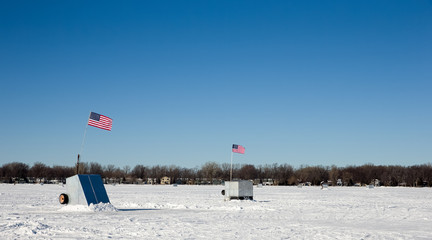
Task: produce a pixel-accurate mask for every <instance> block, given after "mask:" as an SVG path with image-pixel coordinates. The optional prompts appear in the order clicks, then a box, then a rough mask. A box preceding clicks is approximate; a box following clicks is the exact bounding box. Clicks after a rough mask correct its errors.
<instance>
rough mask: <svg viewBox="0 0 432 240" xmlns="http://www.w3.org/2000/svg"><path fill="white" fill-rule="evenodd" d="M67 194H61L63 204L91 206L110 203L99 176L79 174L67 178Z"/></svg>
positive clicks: (60, 199)
mask: <svg viewBox="0 0 432 240" xmlns="http://www.w3.org/2000/svg"><path fill="white" fill-rule="evenodd" d="M66 188H67V193H62V194H60V197H59V201H60V203H61V204H75V205H76V204H78V205H90V204H92V203H93V204H98V203H109V202H110V201H109V198H108V194H107V192H106V190H105V187H104V185H103V182H102V178H101V176H100V175H97V174H78V175H74V176H72V177H69V178H66Z"/></svg>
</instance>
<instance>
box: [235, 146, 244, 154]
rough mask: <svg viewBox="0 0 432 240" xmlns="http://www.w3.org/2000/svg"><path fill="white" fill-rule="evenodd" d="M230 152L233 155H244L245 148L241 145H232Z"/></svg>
mask: <svg viewBox="0 0 432 240" xmlns="http://www.w3.org/2000/svg"><path fill="white" fill-rule="evenodd" d="M232 151H233V152H235V153H241V154H244V153H245V148H244V147H243V146H242V145H237V144H233V145H232Z"/></svg>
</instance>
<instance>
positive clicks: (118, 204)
mask: <svg viewBox="0 0 432 240" xmlns="http://www.w3.org/2000/svg"><path fill="white" fill-rule="evenodd" d="M105 188H106V190H107V192H108V196H109V198H110V201H111V203H112V206H110V205H102V204H99V205H96V206H91V207H87V206H72V205H67V206H65V205H60V204H59V202H58V196H59V194H60V193H62V192H65V190H66V189H65V188H64V187H62V186H61V185H48V184H45V185H32V184H17V185H12V184H0V209H1V210H0V211H1V213H0V239H110V238H112V239H432V230H431V228H432V188H389V187H376V188H373V189H367V188H365V187H329V188H328V190H321V189H320V187H302V188H298V187H284V186H280V187H279V186H278V187H276V186H264V187H262V188H257V187H254V189H253V191H254V200H253V201H250V200H245V201H240V200H233V201H227V202H225V201H224V200H223V199H224V198H223V196H222V195H221V190H222V189H224V187H223V186H186V185H179V186H177V187H174V186H172V185H168V186H164V185H154V186H152V185H116V186H113V185H105Z"/></svg>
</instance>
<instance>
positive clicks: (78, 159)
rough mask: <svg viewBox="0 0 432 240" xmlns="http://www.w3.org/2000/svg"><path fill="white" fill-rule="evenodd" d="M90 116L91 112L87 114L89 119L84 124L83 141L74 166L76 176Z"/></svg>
mask: <svg viewBox="0 0 432 240" xmlns="http://www.w3.org/2000/svg"><path fill="white" fill-rule="evenodd" d="M90 115H91V111H90V114H89V118H88V119H87V124H86V127H85V130H84V136H83V140H82V142H81V149H80V152H79V154H78V158H77V164H76V171H77V174H79V161H80V156H81V153H82V151H83V149H84V143H85V137H86V134H87V127H88V120H89V119H90Z"/></svg>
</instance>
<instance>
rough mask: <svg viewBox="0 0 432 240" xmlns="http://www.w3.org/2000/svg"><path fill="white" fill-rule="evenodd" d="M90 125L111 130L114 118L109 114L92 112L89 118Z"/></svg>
mask: <svg viewBox="0 0 432 240" xmlns="http://www.w3.org/2000/svg"><path fill="white" fill-rule="evenodd" d="M88 125H90V126H93V127H97V128H101V129H104V130H108V131H111V128H112V119H111V118H109V117H107V116H104V115H101V114H98V113H94V112H91V113H90V117H89V120H88Z"/></svg>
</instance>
